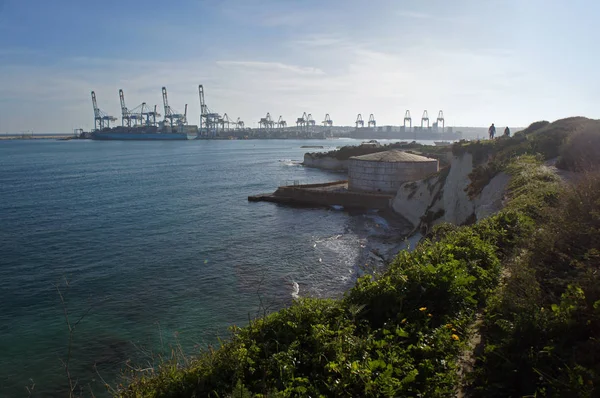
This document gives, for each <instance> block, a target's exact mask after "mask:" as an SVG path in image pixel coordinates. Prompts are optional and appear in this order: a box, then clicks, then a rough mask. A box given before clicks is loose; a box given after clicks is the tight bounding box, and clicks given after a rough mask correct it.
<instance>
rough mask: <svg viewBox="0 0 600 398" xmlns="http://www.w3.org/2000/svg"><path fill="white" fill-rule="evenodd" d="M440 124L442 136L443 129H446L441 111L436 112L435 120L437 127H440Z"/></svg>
mask: <svg viewBox="0 0 600 398" xmlns="http://www.w3.org/2000/svg"><path fill="white" fill-rule="evenodd" d="M440 122H442V134H443V133H444V129H445V128H446V121H445V120H444V112H442V111H439V112H438V116H437V120H436V123H437V124H438V126H439V125H440Z"/></svg>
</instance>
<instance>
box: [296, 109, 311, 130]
mask: <svg viewBox="0 0 600 398" xmlns="http://www.w3.org/2000/svg"><path fill="white" fill-rule="evenodd" d="M296 127H299V128H300V130H302V128H303V127H308V115H307V114H306V112H304V113H303V114H302V117H299V118H298V119H296Z"/></svg>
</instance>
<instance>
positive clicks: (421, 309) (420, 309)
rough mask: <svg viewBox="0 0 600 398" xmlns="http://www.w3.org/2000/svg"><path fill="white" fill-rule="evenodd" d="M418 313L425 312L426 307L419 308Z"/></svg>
mask: <svg viewBox="0 0 600 398" xmlns="http://www.w3.org/2000/svg"><path fill="white" fill-rule="evenodd" d="M419 311H421V312H423V311H427V307H421V308H419Z"/></svg>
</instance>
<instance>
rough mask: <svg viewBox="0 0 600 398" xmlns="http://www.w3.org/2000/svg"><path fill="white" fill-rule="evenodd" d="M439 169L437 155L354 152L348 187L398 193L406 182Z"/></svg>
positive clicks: (402, 152)
mask: <svg viewBox="0 0 600 398" xmlns="http://www.w3.org/2000/svg"><path fill="white" fill-rule="evenodd" d="M438 170H439V162H438V160H437V159H431V158H426V157H424V156H419V155H415V154H412V153H407V152H404V151H399V150H392V151H385V152H377V153H371V154H369V155H362V156H354V157H351V158H350V159H349V161H348V189H349V190H351V191H362V192H381V193H389V194H395V193H396V191H398V188H400V185H402V184H403V183H405V182H408V181H416V180H420V179H423V178H425V177H427V176H428V175H430V174H432V173H435V172H437V171H438Z"/></svg>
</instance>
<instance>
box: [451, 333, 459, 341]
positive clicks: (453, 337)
mask: <svg viewBox="0 0 600 398" xmlns="http://www.w3.org/2000/svg"><path fill="white" fill-rule="evenodd" d="M452 340H454V341H458V340H460V337H458V336H457V335H455V334H453V335H452Z"/></svg>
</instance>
